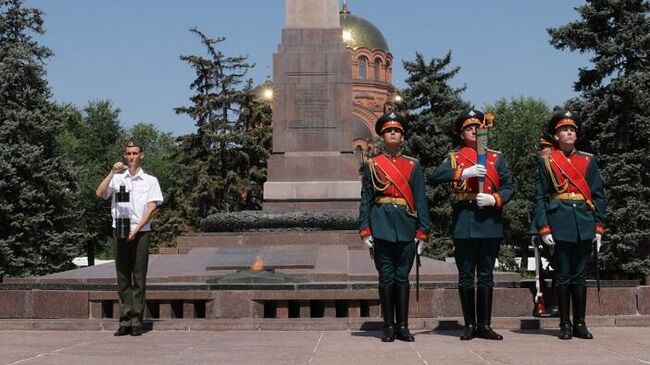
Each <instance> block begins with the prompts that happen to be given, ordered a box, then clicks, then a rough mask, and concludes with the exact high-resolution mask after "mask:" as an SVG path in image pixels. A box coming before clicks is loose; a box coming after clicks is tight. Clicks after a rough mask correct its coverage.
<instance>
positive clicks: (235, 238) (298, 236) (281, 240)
mask: <svg viewBox="0 0 650 365" xmlns="http://www.w3.org/2000/svg"><path fill="white" fill-rule="evenodd" d="M297 244H314V245H347V246H349V247H352V248H358V249H363V245H361V242H360V240H359V234H358V232H357V231H350V230H348V231H314V232H309V231H296V232H291V231H282V232H245V233H243V232H219V233H187V234H184V235H182V236H180V237H178V238H177V239H176V247H167V248H161V250H160V251H159V252H160V253H187V252H188V251H189V250H191V249H192V248H196V247H221V246H274V245H297Z"/></svg>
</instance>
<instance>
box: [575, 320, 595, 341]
mask: <svg viewBox="0 0 650 365" xmlns="http://www.w3.org/2000/svg"><path fill="white" fill-rule="evenodd" d="M573 336H574V337H578V338H582V339H583V340H591V339H593V338H594V335H592V334H591V332H589V330H588V329H587V325H586V324H585V323H584V322H577V323H575V324H574V325H573Z"/></svg>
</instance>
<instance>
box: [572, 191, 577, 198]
mask: <svg viewBox="0 0 650 365" xmlns="http://www.w3.org/2000/svg"><path fill="white" fill-rule="evenodd" d="M571 200H576V193H574V192H573V191H572V192H571Z"/></svg>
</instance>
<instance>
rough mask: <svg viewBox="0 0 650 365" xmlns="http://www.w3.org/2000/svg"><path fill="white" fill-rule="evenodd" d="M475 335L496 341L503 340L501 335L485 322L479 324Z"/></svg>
mask: <svg viewBox="0 0 650 365" xmlns="http://www.w3.org/2000/svg"><path fill="white" fill-rule="evenodd" d="M476 335H477V337H479V338H484V339H486V340H497V341H501V340H503V336H501V335H500V334H498V333H496V332H494V330H493V329H492V327H490V325H487V324H479V325H478V328H477V330H476Z"/></svg>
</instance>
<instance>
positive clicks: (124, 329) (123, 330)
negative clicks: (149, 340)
mask: <svg viewBox="0 0 650 365" xmlns="http://www.w3.org/2000/svg"><path fill="white" fill-rule="evenodd" d="M130 334H131V326H120V328H118V329H117V331H115V333H113V336H126V335H130Z"/></svg>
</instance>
